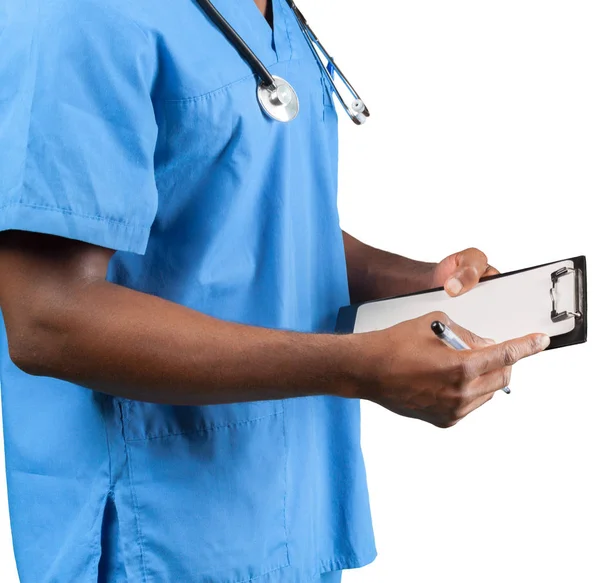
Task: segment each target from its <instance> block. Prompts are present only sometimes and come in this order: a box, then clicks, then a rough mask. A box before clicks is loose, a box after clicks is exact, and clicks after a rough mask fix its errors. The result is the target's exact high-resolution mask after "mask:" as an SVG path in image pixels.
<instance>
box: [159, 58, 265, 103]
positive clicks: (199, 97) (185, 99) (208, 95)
mask: <svg viewBox="0 0 600 583" xmlns="http://www.w3.org/2000/svg"><path fill="white" fill-rule="evenodd" d="M275 64H276V63H271V64H270V65H266V66H267V67H272V66H273V65H275ZM254 76H255V75H254V73H251V74H250V75H246V76H245V77H240V78H239V79H236V80H235V81H231V83H227V85H222V86H221V87H219V88H217V89H213V90H212V91H208V92H206V93H202V94H200V95H193V96H191V97H181V98H178V99H168V98H167V99H163V101H164V102H165V103H185V102H188V101H203V100H205V99H209V98H211V97H212V96H213V95H216V94H217V93H221V92H224V91H225V90H227V89H229V88H230V87H231V86H232V85H236V84H237V83H241V82H242V81H247V80H248V79H251V78H252V77H254Z"/></svg>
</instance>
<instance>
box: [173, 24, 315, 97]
mask: <svg viewBox="0 0 600 583" xmlns="http://www.w3.org/2000/svg"><path fill="white" fill-rule="evenodd" d="M286 31H287V27H286ZM288 35H289V33H288ZM290 50H291V49H290ZM305 58H306V57H303V58H299V59H296V58H293V59H286V60H285V61H275V62H274V63H270V64H268V65H265V66H266V67H267V69H268V68H269V67H274V66H275V65H283V64H286V63H291V62H292V61H302V60H304V59H305ZM252 77H256V75H254V73H252V74H250V75H246V76H245V77H240V78H239V79H236V80H235V81H231V83H227V85H223V86H221V87H218V88H217V89H213V90H212V91H208V92H206V93H202V94H200V95H192V96H190V97H178V98H168V97H165V98H163V99H162V100H161V101H163V102H164V103H187V102H194V101H204V100H205V99H210V98H211V97H212V96H213V95H216V94H218V93H221V92H224V91H225V90H227V89H229V87H231V86H232V85H236V84H237V83H241V82H242V81H247V80H248V79H251V78H252Z"/></svg>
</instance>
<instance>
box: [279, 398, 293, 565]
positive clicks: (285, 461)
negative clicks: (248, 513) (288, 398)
mask: <svg viewBox="0 0 600 583" xmlns="http://www.w3.org/2000/svg"><path fill="white" fill-rule="evenodd" d="M281 413H282V416H281V417H282V418H281V432H282V434H283V534H284V535H285V554H286V558H287V564H288V565H290V564H291V562H290V547H289V544H288V543H289V540H290V535H289V532H288V527H287V516H286V512H285V509H286V506H287V485H288V483H287V466H288V447H287V434H286V431H285V402H282V403H281Z"/></svg>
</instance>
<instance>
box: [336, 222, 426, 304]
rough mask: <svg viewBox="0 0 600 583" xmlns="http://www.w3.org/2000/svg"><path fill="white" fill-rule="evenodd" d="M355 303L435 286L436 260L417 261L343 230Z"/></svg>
mask: <svg viewBox="0 0 600 583" xmlns="http://www.w3.org/2000/svg"><path fill="white" fill-rule="evenodd" d="M343 235H344V248H345V254H346V268H347V271H348V286H349V288H350V300H351V301H352V302H364V301H368V300H375V299H379V298H384V297H389V296H392V295H398V294H405V293H411V292H415V291H419V290H422V289H428V288H430V287H432V274H433V269H434V267H435V266H436V264H435V263H427V262H425V261H416V260H414V259H409V258H408V257H403V256H401V255H395V254H394V253H389V252H388V251H383V250H382V249H377V248H375V247H371V246H370V245H367V244H365V243H363V242H362V241H359V240H358V239H355V238H354V237H352V236H351V235H349V234H348V233H346V232H344V233H343Z"/></svg>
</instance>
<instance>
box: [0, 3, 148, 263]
mask: <svg viewBox="0 0 600 583" xmlns="http://www.w3.org/2000/svg"><path fill="white" fill-rule="evenodd" d="M111 4H112V0H105V1H100V0H45V1H42V0H6V2H3V3H2V4H1V5H0V55H1V58H0V230H8V229H18V230H25V231H35V232H39V233H47V234H52V235H58V236H62V237H68V238H71V239H78V240H81V241H85V242H88V243H91V244H94V245H100V246H102V247H107V248H111V249H115V250H121V251H130V252H134V253H139V254H143V253H144V252H145V250H146V246H147V243H148V238H149V234H150V228H151V226H152V223H153V221H154V218H155V216H156V212H157V206H158V195H157V191H156V183H155V179H154V150H155V147H156V139H157V126H156V117H155V114H154V106H153V103H152V97H151V92H152V83H153V79H154V77H155V74H156V50H155V49H153V46H152V42H151V40H150V35H149V34H147V33H146V32H145V31H144V30H143V29H142V28H141V27H140V26H139V25H138V24H137V23H136V22H135V20H133V19H131V18H129V17H127V16H126V15H125V14H123V13H121V12H120V11H119V10H117V9H116V8H111ZM125 4H126V5H128V4H129V3H125Z"/></svg>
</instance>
